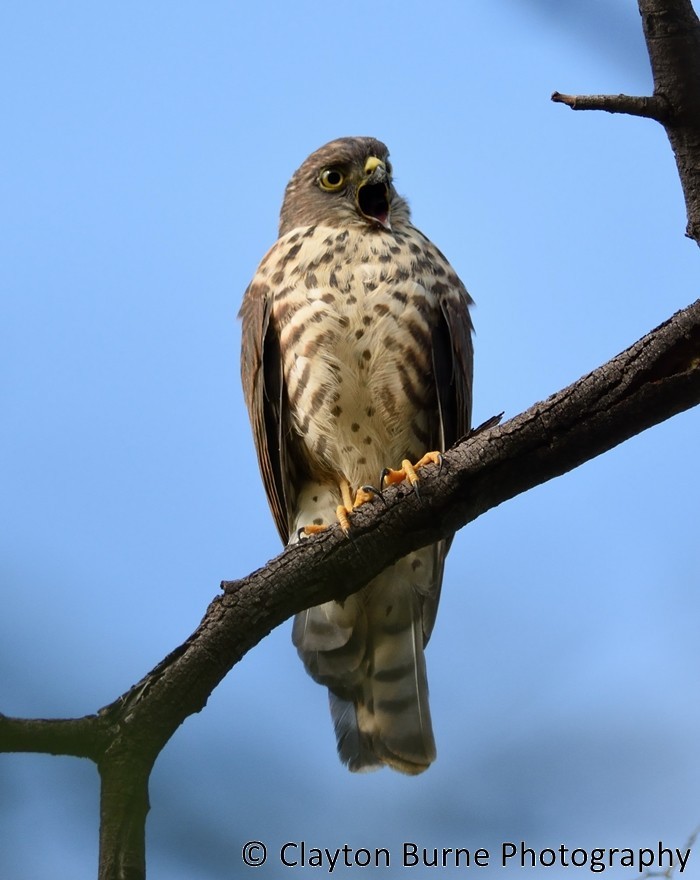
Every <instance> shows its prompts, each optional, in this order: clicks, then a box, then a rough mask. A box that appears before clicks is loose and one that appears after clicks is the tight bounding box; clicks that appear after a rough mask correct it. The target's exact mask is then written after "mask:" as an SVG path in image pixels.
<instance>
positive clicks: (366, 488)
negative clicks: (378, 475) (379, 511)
mask: <svg viewBox="0 0 700 880" xmlns="http://www.w3.org/2000/svg"><path fill="white" fill-rule="evenodd" d="M382 479H383V477H382ZM360 489H362V491H363V492H371V493H372V494H373V495H376V496H378V497H379V498H381V499H382V501H383V502H384V504H386V498H385V497H384V495H383V493H382V492H381V490H380V489H377V488H376V487H375V486H360Z"/></svg>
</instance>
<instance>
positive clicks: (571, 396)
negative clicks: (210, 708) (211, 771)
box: [105, 300, 700, 738]
mask: <svg viewBox="0 0 700 880" xmlns="http://www.w3.org/2000/svg"><path fill="white" fill-rule="evenodd" d="M698 403H700V300H698V301H697V302H696V303H694V304H693V305H692V306H690V307H689V308H687V309H685V310H684V311H682V312H679V313H678V314H676V315H675V316H674V317H673V318H671V319H670V320H669V321H667V322H666V323H665V324H663V325H661V327H659V328H657V329H656V330H654V331H653V332H652V333H650V334H649V335H648V336H646V337H644V338H643V339H641V340H640V341H639V342H637V343H636V344H635V345H633V346H632V347H631V348H629V349H627V351H625V352H623V353H622V354H620V355H618V356H617V357H616V358H614V359H613V360H611V361H610V362H608V363H607V364H605V365H603V366H602V367H600V368H599V369H597V370H595V371H594V372H593V373H590V374H589V375H587V376H585V377H584V378H582V379H581V380H579V381H578V382H576V383H575V384H573V385H571V386H569V387H568V388H565V389H564V390H563V391H560V392H559V393H558V394H555V395H553V396H552V397H550V398H548V399H547V400H546V401H544V402H541V403H537V404H535V405H534V406H532V407H531V408H530V409H528V410H527V411H526V412H524V413H522V414H521V415H519V416H516V417H515V418H514V419H511V420H510V421H509V422H507V423H506V424H504V425H502V426H500V427H497V428H494V429H492V430H489V431H487V432H484V433H481V434H478V435H477V436H475V437H472V438H470V439H467V440H465V441H463V442H462V443H460V444H459V445H457V446H456V447H455V448H453V449H452V450H450V451H449V452H447V453H446V455H445V464H444V467H443V468H442V470H441V471H438V468H437V467H428V468H426V469H425V470H424V471H422V472H421V476H422V479H421V496H420V498H418V497H417V496H416V495H415V493H413V492H412V491H410V490H408V489H407V488H406V487H405V486H403V485H402V486H399V487H396V488H394V489H390V490H388V491H387V492H386V505H383V504H382V503H381V502H379V501H377V502H375V504H374V505H366V506H364V507H362V508H360V509H358V510H357V511H355V512H354V513H353V519H352V523H353V531H352V538H351V539H350V540H349V539H347V538H346V537H345V536H344V535H343V534H342V533H341V532H340V530H339V529H338V528H333V529H329V530H328V531H327V532H324V533H322V534H320V535H318V536H316V537H314V538H311V539H309V540H307V541H304V542H302V543H301V544H297V545H295V546H292V547H289V548H288V549H287V550H285V551H284V552H283V553H282V554H281V555H280V556H278V557H277V558H276V559H274V560H272V561H271V562H270V563H268V564H267V565H266V566H265V567H264V568H262V569H259V570H258V571H256V572H254V573H253V574H251V575H249V576H248V577H246V578H243V579H241V580H239V581H233V582H227V583H225V584H224V585H223V587H224V591H225V592H224V595H223V596H221V597H219V598H217V599H215V600H214V601H213V602H212V604H211V605H210V607H209V609H208V611H207V614H206V615H205V617H204V619H203V621H202V623H201V624H200V626H199V628H198V629H197V631H196V632H195V633H194V634H193V635H192V636H191V637H190V639H188V641H187V642H186V643H185V644H184V645H182V646H181V648H179V649H178V651H176V652H174V653H173V654H172V655H171V657H170V658H168V659H167V660H166V661H164V662H163V663H161V664H160V666H159V667H158V669H157V670H155V671H154V674H152V675H150V676H148V677H147V678H146V679H144V680H143V681H142V682H141V683H140V684H139V685H137V686H136V687H135V688H134V689H132V691H130V692H129V693H128V694H126V695H125V696H124V697H123V698H122V699H121V700H120V701H118V702H117V703H115V704H112V706H110V707H108V708H107V709H106V710H105V713H106V715H108V716H109V715H112V714H113V713H116V714H118V715H120V716H121V717H124V716H125V715H126V716H127V717H128V725H129V726H131V725H133V726H134V727H135V728H138V729H139V730H141V731H143V725H144V724H147V725H148V727H149V730H151V731H160V732H161V735H162V736H164V737H166V738H167V736H169V735H170V733H172V731H174V729H175V728H176V727H177V726H178V725H179V724H180V723H181V722H182V721H183V720H184V718H185V717H186V716H187V715H189V714H190V713H192V712H196V711H199V709H201V708H202V707H203V706H204V704H205V702H206V699H207V697H208V695H209V693H210V692H211V691H212V689H213V688H214V687H215V686H216V684H218V682H219V681H220V680H221V678H223V676H224V675H225V674H226V672H227V671H228V670H229V669H230V668H231V667H232V666H233V665H234V664H235V663H236V662H237V661H238V660H239V659H240V658H241V657H242V656H243V655H244V654H245V653H246V652H247V651H248V650H250V648H252V647H253V646H254V645H256V644H257V643H258V642H259V641H260V640H261V639H262V638H263V637H264V636H266V635H267V634H268V633H269V632H270V631H271V630H272V629H273V628H274V627H276V626H277V625H279V624H280V623H282V622H283V621H284V620H286V619H287V618H288V617H290V616H291V615H292V614H294V613H295V612H298V611H300V610H302V609H304V608H307V607H309V606H310V605H313V604H318V603H320V602H323V601H327V600H329V599H341V598H344V597H345V596H347V595H348V594H350V593H351V592H354V591H355V590H357V589H358V588H360V587H361V586H363V585H364V584H365V583H367V582H368V581H369V580H370V579H371V578H372V577H374V576H375V575H376V574H377V573H378V572H379V571H381V570H382V569H383V568H385V567H386V566H387V565H389V564H391V563H392V562H394V561H396V560H397V559H399V558H400V557H401V556H404V555H405V554H406V553H408V552H410V551H411V550H415V549H416V548H418V547H421V546H424V545H425V544H428V543H430V542H432V541H435V540H436V539H438V538H440V537H445V536H447V535H449V534H451V533H452V532H454V531H455V530H457V529H458V528H460V527H461V526H463V525H465V524H466V523H468V522H471V521H473V520H474V519H476V518H477V517H478V516H480V515H481V514H482V513H484V512H485V511H487V510H489V509H491V508H492V507H495V506H497V505H498V504H501V503H502V502H503V501H506V500H507V499H509V498H512V497H513V496H515V495H517V494H519V493H521V492H524V491H526V490H527V489H530V488H532V487H533V486H536V485H538V484H540V483H543V482H545V481H547V480H550V479H552V478H553V477H556V476H559V475H560V474H563V473H565V472H566V471H569V470H571V469H572V468H575V467H577V466H578V465H579V464H581V463H583V462H584V461H587V460H589V459H592V458H594V457H595V456H597V455H600V454H601V453H602V452H605V451H607V450H609V449H612V448H613V447H614V446H616V445H618V444H619V443H621V442H623V441H624V440H627V439H628V438H630V437H632V436H634V435H635V434H638V433H639V432H640V431H643V430H645V429H646V428H648V427H650V426H652V425H655V424H658V423H659V422H662V421H664V420H665V419H668V418H670V417H671V416H673V415H675V414H676V413H679V412H681V411H683V410H686V409H688V408H690V407H692V406H695V405H697V404H698Z"/></svg>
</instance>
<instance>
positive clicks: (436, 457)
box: [380, 452, 442, 495]
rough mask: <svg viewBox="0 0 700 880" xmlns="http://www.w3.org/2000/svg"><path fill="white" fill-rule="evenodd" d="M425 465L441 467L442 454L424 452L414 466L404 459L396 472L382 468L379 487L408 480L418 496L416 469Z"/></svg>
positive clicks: (418, 480)
mask: <svg viewBox="0 0 700 880" xmlns="http://www.w3.org/2000/svg"><path fill="white" fill-rule="evenodd" d="M426 464H438V465H440V467H442V452H426V453H425V455H424V456H423V457H422V458H421V459H420V460H419V461H417V462H416V463H415V464H412V463H411V462H410V461H409V460H408V459H406V458H405V459H404V460H403V461H402V462H401V467H400V468H399V469H398V470H394V469H393V468H384V470H383V471H382V474H381V478H380V486H381V487H382V488H384V486H391V485H393V484H394V483H403V481H404V480H408V482H409V483H410V484H411V486H412V487H413V489H414V491H415V492H416V494H417V495H420V492H419V491H418V483H419V482H420V477H419V476H418V474H417V473H416V471H417V470H418V468H422V467H424V466H425V465H426Z"/></svg>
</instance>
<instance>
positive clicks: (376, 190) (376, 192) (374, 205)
mask: <svg viewBox="0 0 700 880" xmlns="http://www.w3.org/2000/svg"><path fill="white" fill-rule="evenodd" d="M358 203H359V205H360V210H361V211H362V213H363V214H364V215H365V217H371V218H372V219H373V220H376V221H377V223H380V224H381V225H382V226H384V227H385V228H386V229H389V199H388V196H387V189H386V186H385V185H384V184H383V183H367V184H365V186H363V187H362V188H361V189H360V192H359V195H358Z"/></svg>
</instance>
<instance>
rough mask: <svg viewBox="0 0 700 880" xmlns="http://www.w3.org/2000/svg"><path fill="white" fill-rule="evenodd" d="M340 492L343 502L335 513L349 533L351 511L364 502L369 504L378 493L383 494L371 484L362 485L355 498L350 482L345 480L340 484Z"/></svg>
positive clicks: (342, 527) (341, 525)
mask: <svg viewBox="0 0 700 880" xmlns="http://www.w3.org/2000/svg"><path fill="white" fill-rule="evenodd" d="M340 493H341V495H342V497H343V503H342V504H339V505H338V507H336V509H335V515H336V519H337V520H338V522H339V523H340V528H341V529H342V530H343V531H344V532H345V534H346V535H348V534H349V533H350V512H351V511H353V510H355V508H356V507H360V506H361V505H362V504H367V502H368V501H374V499H375V497H376V496H377V495H381V492H377V490H376V489H373V488H372V487H371V486H360V488H359V489H358V490H357V492H356V493H355V497H354V498H353V497H352V492H351V490H350V485H349V483H347V482H346V481H345V480H343V481H342V483H341V484H340Z"/></svg>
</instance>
